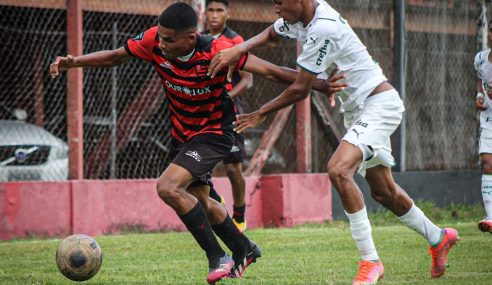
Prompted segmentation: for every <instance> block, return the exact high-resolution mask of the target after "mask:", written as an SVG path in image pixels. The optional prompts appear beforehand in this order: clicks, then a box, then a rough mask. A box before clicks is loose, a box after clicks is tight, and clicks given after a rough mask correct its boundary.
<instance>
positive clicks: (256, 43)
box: [208, 25, 278, 80]
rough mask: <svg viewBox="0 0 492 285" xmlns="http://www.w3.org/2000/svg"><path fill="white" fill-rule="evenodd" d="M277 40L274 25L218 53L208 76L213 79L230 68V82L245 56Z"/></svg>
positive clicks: (228, 77) (228, 75)
mask: <svg viewBox="0 0 492 285" xmlns="http://www.w3.org/2000/svg"><path fill="white" fill-rule="evenodd" d="M276 38H278V35H277V33H275V31H274V30H273V25H272V26H270V27H268V28H266V29H265V30H264V31H263V32H261V33H259V34H258V35H256V36H254V37H252V38H251V39H249V40H247V41H245V42H242V43H240V44H238V45H236V46H233V47H231V48H228V49H224V50H222V51H220V52H218V53H217V54H216V55H215V56H214V58H213V59H212V61H211V62H210V67H209V70H208V75H210V76H211V77H212V78H213V77H215V75H216V74H217V72H219V71H220V70H222V69H223V68H225V67H227V66H228V67H229V72H228V73H227V79H228V80H230V79H231V76H232V73H233V71H234V69H233V68H232V67H234V66H235V65H236V64H237V63H238V62H239V60H240V59H241V56H242V55H243V54H245V53H247V52H249V51H250V50H252V49H254V48H256V47H260V46H263V45H265V44H267V43H268V42H270V41H273V40H275V39H276Z"/></svg>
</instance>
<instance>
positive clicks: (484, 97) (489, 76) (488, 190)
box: [475, 21, 492, 233]
mask: <svg viewBox="0 0 492 285" xmlns="http://www.w3.org/2000/svg"><path fill="white" fill-rule="evenodd" d="M487 38H488V42H489V43H492V21H490V22H489V24H488V34H487ZM475 70H476V71H477V74H478V78H479V80H478V81H477V97H476V100H475V104H476V106H477V109H478V110H479V111H480V141H479V149H478V153H479V154H480V164H481V166H482V187H481V190H482V198H483V205H484V207H485V214H486V216H485V218H484V219H483V220H481V221H480V222H479V223H478V228H479V229H480V230H481V231H482V232H489V233H492V108H490V107H491V106H492V53H491V52H490V48H488V49H486V50H484V51H481V52H479V53H477V55H476V56H475ZM484 93H485V94H484Z"/></svg>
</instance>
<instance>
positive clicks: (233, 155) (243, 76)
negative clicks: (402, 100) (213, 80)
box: [203, 0, 253, 231]
mask: <svg viewBox="0 0 492 285" xmlns="http://www.w3.org/2000/svg"><path fill="white" fill-rule="evenodd" d="M228 18H229V1H228V0H207V2H206V8H205V19H206V22H207V28H208V29H207V30H206V31H204V32H203V34H205V35H210V36H212V37H214V38H220V39H222V40H225V41H229V42H231V43H232V44H233V45H236V44H239V43H242V42H244V39H243V38H242V37H241V36H240V35H239V34H237V33H236V32H235V31H233V30H232V29H231V28H229V27H228V26H227V19H228ZM252 86H253V75H252V74H251V73H248V72H244V71H236V72H234V74H233V76H232V81H231V83H228V84H227V91H228V93H229V96H230V97H231V99H232V101H233V102H234V106H235V109H236V113H237V114H240V113H242V107H241V99H240V98H239V96H240V95H241V94H243V93H244V91H246V90H247V89H249V88H251V87H252ZM234 135H235V142H234V146H233V147H232V149H231V152H230V154H229V155H228V156H227V157H226V158H225V159H224V161H223V162H224V166H225V170H226V174H227V177H229V180H230V181H231V188H232V197H233V200H234V204H233V209H234V212H233V215H232V221H233V222H234V224H235V225H236V226H237V227H238V229H239V230H240V231H244V230H245V229H246V227H247V224H246V217H245V213H246V203H245V194H246V189H245V187H246V185H245V184H246V183H245V180H244V176H243V167H242V162H243V161H244V157H245V151H244V136H243V135H242V134H239V133H234ZM210 197H212V198H214V199H215V200H217V201H218V202H221V203H222V204H224V205H225V201H224V198H223V197H222V196H220V195H219V194H218V193H217V192H216V191H215V189H214V188H211V189H210Z"/></svg>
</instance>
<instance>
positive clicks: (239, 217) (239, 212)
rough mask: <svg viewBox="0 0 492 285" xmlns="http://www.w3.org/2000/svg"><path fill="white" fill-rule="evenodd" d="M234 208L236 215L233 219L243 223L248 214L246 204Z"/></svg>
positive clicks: (233, 215)
mask: <svg viewBox="0 0 492 285" xmlns="http://www.w3.org/2000/svg"><path fill="white" fill-rule="evenodd" d="M233 208H234V214H232V217H233V218H234V220H236V222H238V223H242V222H244V213H245V212H246V204H244V205H242V206H241V207H236V206H233Z"/></svg>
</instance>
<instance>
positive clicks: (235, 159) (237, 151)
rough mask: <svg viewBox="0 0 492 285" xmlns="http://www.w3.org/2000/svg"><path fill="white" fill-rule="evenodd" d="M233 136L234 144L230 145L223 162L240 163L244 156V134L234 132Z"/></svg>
mask: <svg viewBox="0 0 492 285" xmlns="http://www.w3.org/2000/svg"><path fill="white" fill-rule="evenodd" d="M234 137H235V138H236V139H235V141H234V145H233V146H232V148H231V152H230V153H229V155H228V156H227V157H226V158H225V159H224V164H229V163H241V162H243V161H244V157H245V156H246V153H245V151H244V136H243V135H241V134H238V133H234Z"/></svg>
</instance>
